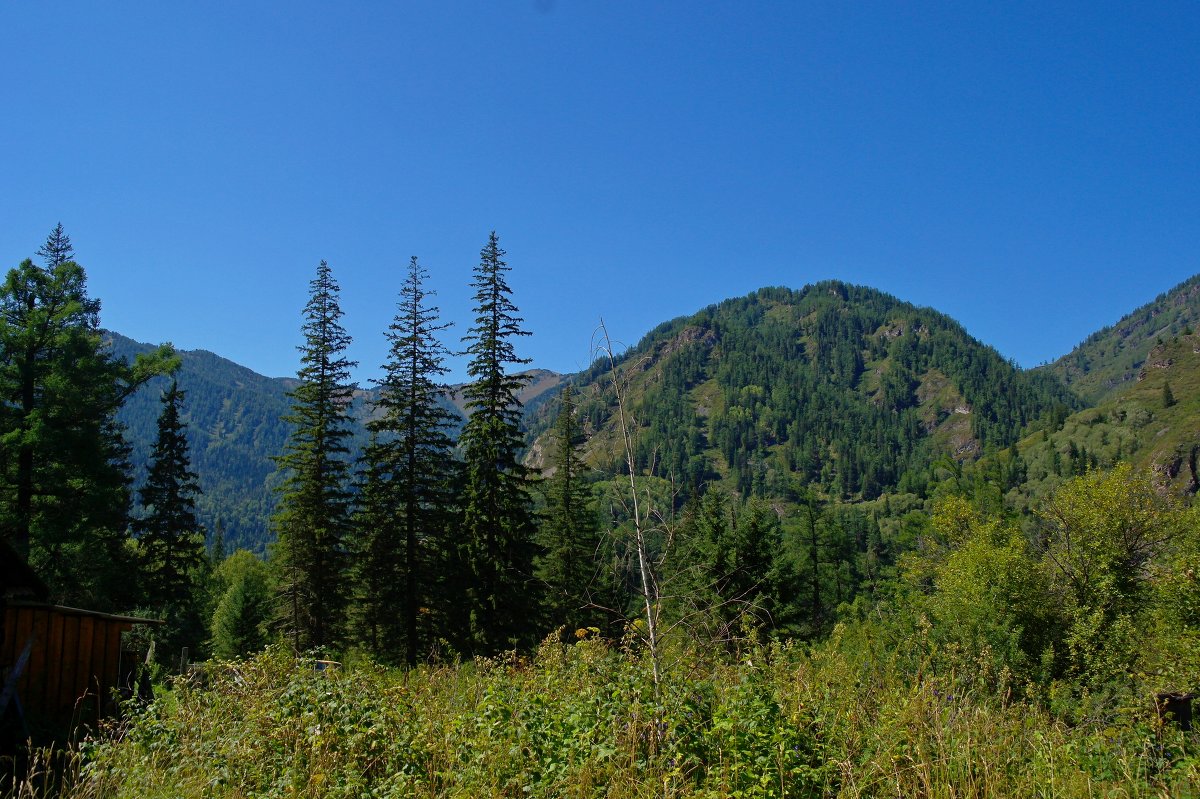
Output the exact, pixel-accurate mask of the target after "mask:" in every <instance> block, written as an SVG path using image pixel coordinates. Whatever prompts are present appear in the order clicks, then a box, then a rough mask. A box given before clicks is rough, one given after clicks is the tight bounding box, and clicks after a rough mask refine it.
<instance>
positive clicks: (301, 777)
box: [0, 227, 1200, 796]
mask: <svg viewBox="0 0 1200 799" xmlns="http://www.w3.org/2000/svg"><path fill="white" fill-rule="evenodd" d="M39 257H40V258H41V260H42V263H41V264H40V265H39V264H35V263H34V262H33V261H32V260H29V261H25V262H23V263H22V264H21V265H20V266H19V267H18V268H16V269H14V270H12V271H11V272H10V273H9V274H8V276H7V279H6V282H5V283H4V284H3V286H2V287H0V310H3V311H4V313H3V314H0V353H2V355H3V359H4V369H3V370H0V387H2V388H3V391H4V392H5V397H6V398H7V399H6V404H4V406H3V409H2V410H3V412H2V413H0V448H3V450H4V454H5V460H4V465H5V468H4V469H3V470H0V524H2V525H3V528H2V529H3V534H4V537H5V541H6V543H8V544H9V545H10V546H11V547H12V550H13V551H15V552H16V553H19V555H20V556H21V557H23V558H25V559H27V560H28V562H29V563H30V564H31V565H32V566H33V568H34V569H35V570H36V571H37V572H38V574H39V575H41V576H42V578H43V579H44V580H45V582H46V583H47V587H48V589H49V591H50V596H51V598H52V599H53V600H54V601H56V602H61V603H68V604H70V603H75V604H79V605H82V606H87V607H92V608H97V609H100V610H117V611H126V612H128V611H137V612H138V613H140V614H143V615H153V616H155V617H157V618H160V619H162V620H163V621H164V622H165V623H164V624H163V625H162V626H161V627H156V628H154V629H149V630H144V631H139V636H140V637H138V638H136V639H130V641H129V643H130V645H131V646H139V647H144V648H143V649H142V650H141V652H140V653H139V655H138V659H139V660H140V661H144V663H145V664H146V667H145V672H146V674H147V675H150V674H153V675H155V676H156V677H157V678H158V680H159V688H158V694H157V697H158V698H157V700H156V701H154V702H151V703H150V704H148V705H145V706H141V707H135V706H133V705H130V706H128V707H127V708H126V713H127V714H129V715H128V716H127V717H126V721H125V722H124V726H121V727H119V728H116V732H115V733H114V735H112V736H111V737H109V738H106V739H103V740H102V741H100V742H98V743H95V744H89V747H88V748H87V749H86V750H85V754H82V755H80V754H78V753H77V754H75V755H71V756H69V757H68V761H70V757H74V758H76V760H74V761H70V762H67V763H66V764H65V765H63V766H62V769H63V773H64V774H66V775H68V776H69V777H70V779H71V781H73V782H74V788H73V790H75V791H76V795H79V796H119V795H145V792H146V790H147V786H156V788H155V790H157V791H158V792H159V793H161V794H163V795H192V794H196V795H201V794H205V793H206V792H207V793H213V792H214V791H215V793H216V795H229V796H237V795H248V794H254V793H280V792H284V791H287V790H290V791H291V792H293V793H296V794H299V795H312V796H327V795H362V794H364V793H374V794H375V795H381V796H385V795H396V796H399V795H454V794H458V795H479V794H480V793H485V794H487V793H491V794H497V795H504V794H510V793H515V792H520V793H524V794H530V793H531V794H532V795H546V796H551V795H562V794H563V793H578V794H581V795H590V794H594V793H596V792H597V791H600V790H602V789H603V790H607V791H608V793H609V795H631V796H637V795H662V793H663V792H664V791H665V792H666V793H667V794H668V795H679V796H693V795H695V796H705V795H745V796H784V795H787V796H794V795H811V796H816V795H828V794H831V793H840V794H842V795H848V796H865V795H880V794H881V793H887V794H888V795H891V794H893V793H897V792H899V793H901V794H907V793H928V794H938V793H944V792H945V791H946V790H947V789H946V788H945V787H944V786H955V790H956V791H957V790H958V788H959V787H961V786H968V789H967V790H965V792H966V793H968V794H973V795H996V794H998V793H1000V794H1004V793H1009V794H1013V795H1039V794H1038V790H1039V788H1038V786H1039V785H1044V784H1045V781H1047V780H1050V781H1053V782H1054V783H1055V784H1058V785H1060V786H1061V790H1060V791H1059V792H1060V793H1063V794H1066V795H1088V794H1090V793H1092V791H1093V790H1105V791H1108V790H1121V791H1124V792H1125V793H1126V794H1128V795H1162V794H1164V793H1167V794H1169V793H1172V792H1175V793H1178V792H1180V791H1182V790H1185V789H1188V790H1190V789H1192V788H1194V787H1195V786H1196V784H1197V777H1198V774H1197V766H1196V763H1197V762H1198V761H1197V760H1196V758H1197V754H1198V751H1197V750H1196V749H1195V744H1194V742H1193V739H1192V738H1191V737H1190V736H1189V735H1185V734H1184V733H1183V732H1182V731H1181V730H1180V729H1178V728H1177V726H1176V725H1175V723H1174V722H1173V721H1172V717H1171V716H1170V715H1169V714H1166V713H1165V712H1164V711H1163V708H1162V706H1161V705H1160V704H1158V703H1159V701H1160V699H1161V698H1163V697H1177V696H1179V695H1183V694H1186V693H1187V692H1189V691H1191V690H1192V689H1193V688H1194V687H1195V679H1196V677H1195V675H1196V673H1197V669H1198V668H1200V637H1198V635H1200V633H1198V632H1197V621H1198V619H1197V618H1196V615H1197V611H1196V608H1198V607H1200V589H1198V588H1197V585H1198V584H1197V583H1196V580H1195V574H1194V572H1195V566H1196V560H1197V558H1200V538H1198V536H1200V520H1198V517H1197V513H1196V511H1195V509H1194V508H1192V507H1191V501H1192V498H1193V495H1194V494H1195V493H1196V491H1197V486H1198V485H1200V479H1198V478H1197V476H1196V474H1197V472H1196V466H1195V464H1196V460H1197V453H1198V452H1200V441H1198V440H1197V439H1196V434H1195V430H1196V429H1197V418H1198V414H1200V406H1198V405H1197V399H1196V398H1197V397H1200V355H1198V353H1200V339H1198V338H1197V334H1196V333H1195V332H1194V331H1193V330H1192V329H1191V328H1190V327H1189V326H1187V325H1186V324H1184V325H1181V326H1179V330H1178V331H1177V332H1169V333H1167V334H1164V335H1162V336H1158V337H1156V339H1155V341H1154V343H1153V344H1152V346H1150V347H1149V348H1148V349H1147V351H1146V357H1145V358H1143V360H1142V361H1141V362H1139V363H1140V365H1139V371H1138V373H1137V375H1136V376H1135V378H1134V379H1133V380H1131V381H1126V382H1125V383H1124V384H1123V385H1121V386H1118V387H1116V388H1115V389H1114V390H1113V391H1111V392H1110V393H1108V394H1106V395H1105V399H1104V400H1103V401H1102V402H1101V403H1099V404H1097V405H1094V406H1091V407H1088V406H1086V405H1085V403H1084V402H1083V400H1081V399H1080V398H1079V397H1077V396H1076V395H1075V394H1074V393H1072V391H1071V390H1070V389H1069V388H1068V387H1066V386H1065V385H1063V384H1062V383H1061V382H1059V381H1058V380H1057V379H1056V377H1055V375H1054V373H1053V372H1052V371H1051V370H1036V371H1033V372H1026V371H1022V370H1020V369H1018V368H1016V367H1015V366H1014V365H1013V364H1011V363H1009V362H1007V361H1005V360H1004V359H1003V358H1002V357H1001V356H1000V355H999V354H998V353H996V352H995V351H994V350H993V349H991V348H989V347H986V346H984V345H982V344H980V343H979V342H977V341H975V340H974V339H972V338H971V337H970V336H969V335H967V333H966V332H965V331H964V330H963V328H962V327H961V326H960V325H958V324H957V323H956V322H954V321H953V320H951V319H949V318H948V317H946V316H944V315H942V314H939V313H937V312H936V311H933V310H931V309H927V308H918V307H915V306H912V305H910V304H907V303H903V302H901V301H899V300H897V299H895V298H893V297H891V296H888V295H886V294H883V293H881V292H878V291H875V290H873V289H869V288H864V287H858V286H851V285H847V284H843V283H838V282H826V283H819V284H815V285H812V286H808V287H806V288H804V289H801V290H791V289H785V288H772V289H763V290H761V291H758V292H755V293H754V294H751V295H749V296H747V297H743V298H738V299H733V300H727V301H725V302H723V303H720V304H717V305H714V306H710V307H708V308H705V309H703V310H701V311H700V312H698V313H697V314H694V315H692V316H689V317H684V318H680V319H677V320H674V321H671V322H668V323H665V324H664V325H662V326H660V327H659V328H656V329H655V330H654V331H652V332H651V333H650V334H648V335H647V336H646V337H645V338H644V339H643V341H642V342H641V343H639V344H638V345H637V346H636V347H634V348H632V349H630V350H629V351H627V352H624V353H621V354H619V355H618V354H615V353H609V357H608V358H605V359H602V360H599V361H597V362H596V364H595V365H593V366H592V367H591V368H590V369H589V370H587V371H585V372H584V373H582V374H580V375H576V376H574V377H573V378H571V379H568V380H566V381H565V384H564V383H563V381H562V379H561V378H560V376H558V375H554V374H553V373H547V372H544V371H540V370H533V371H530V370H527V369H526V367H527V362H526V361H525V360H524V359H523V358H521V357H520V353H519V349H518V345H519V342H520V340H521V337H522V336H525V335H527V331H526V330H525V329H524V324H523V319H522V318H521V317H520V315H519V310H518V308H517V305H516V303H515V301H514V298H513V296H512V291H511V289H510V288H509V286H508V284H507V278H506V275H507V273H508V272H509V271H510V267H509V266H508V262H507V260H506V258H507V254H506V253H505V251H504V250H503V249H502V248H501V247H500V243H499V238H498V236H497V235H496V234H495V233H494V232H493V233H492V234H491V235H490V236H489V237H488V240H487V243H486V244H485V245H484V247H483V248H482V249H481V251H480V260H479V264H478V265H477V266H476V267H474V269H473V271H472V278H471V287H472V290H473V291H474V292H475V302H476V306H475V308H474V311H473V313H474V316H473V321H472V322H471V323H470V324H469V325H466V326H465V327H466V328H467V333H466V336H465V337H464V339H463V340H462V343H463V344H464V345H465V346H466V350H467V353H468V355H469V357H470V365H469V368H468V373H469V375H470V377H471V380H470V382H468V383H467V384H465V385H463V386H460V387H455V388H452V387H448V386H445V385H444V384H443V383H442V382H441V378H442V376H443V375H444V374H445V373H446V368H445V366H444V363H443V361H444V359H445V358H446V356H447V355H448V353H449V347H448V345H447V343H446V342H444V341H443V340H442V338H441V337H442V335H443V331H444V330H445V329H446V327H447V325H446V323H445V322H444V321H443V320H442V319H441V318H440V315H439V311H438V309H437V307H436V305H434V303H433V300H434V298H433V296H432V295H431V294H430V293H429V292H428V291H427V290H426V288H425V285H424V281H425V278H426V273H425V271H424V269H423V267H421V265H420V264H419V262H418V260H417V259H416V258H413V259H412V261H411V262H410V264H409V268H408V271H407V277H406V279H405V280H404V281H403V282H402V283H401V284H400V285H399V286H397V287H396V290H397V298H398V299H397V303H396V315H395V318H394V319H393V321H392V323H391V325H390V326H389V327H388V328H387V330H386V331H383V332H382V335H383V336H384V337H385V339H386V341H387V342H388V344H389V355H388V361H387V363H386V364H385V365H384V371H383V374H382V376H381V377H380V378H379V379H378V380H376V381H375V382H373V383H372V384H371V385H370V386H366V387H362V386H358V385H356V384H355V383H353V382H352V381H351V379H350V376H349V375H350V370H351V368H352V367H353V364H352V363H351V362H350V361H349V360H347V358H346V355H345V352H346V348H347V345H348V344H349V342H350V340H351V339H350V333H349V331H347V330H346V329H345V328H344V327H343V326H342V323H341V310H340V306H339V292H340V287H339V285H338V283H337V281H336V279H335V277H334V270H333V267H332V266H330V265H329V264H328V263H327V262H324V261H321V262H320V263H319V266H318V267H317V270H316V274H315V276H314V278H313V279H312V281H311V282H310V284H309V301H308V303H307V305H306V306H305V308H304V310H303V312H302V314H301V318H300V320H299V325H298V328H299V331H300V333H299V338H300V340H301V341H302V342H303V344H302V346H301V348H300V351H301V355H302V360H301V368H300V369H299V370H298V373H297V375H296V376H295V378H288V379H272V378H264V377H261V376H259V375H255V374H254V373H252V372H250V371H248V370H245V369H243V368H241V367H237V366H235V365H233V364H230V363H229V362H227V361H224V360H222V359H220V358H218V357H217V356H215V355H212V354H210V353H204V352H193V353H176V352H174V351H173V349H172V348H170V347H169V346H167V345H164V346H162V347H158V348H152V347H147V346H145V345H139V344H136V343H134V342H131V341H129V340H127V339H123V338H121V337H119V336H117V335H115V334H111V333H106V332H104V331H103V330H102V329H101V328H100V326H99V310H100V305H99V303H98V301H95V300H93V299H91V298H89V297H88V295H87V292H86V278H85V274H84V272H83V269H82V267H80V266H79V264H78V263H76V262H75V261H74V259H73V258H74V253H73V249H72V248H71V246H70V242H69V239H67V238H66V236H65V233H64V232H63V231H62V229H61V227H59V228H58V229H56V230H55V231H54V232H53V233H52V234H51V236H50V237H49V238H48V239H47V242H46V244H45V246H44V247H43V249H42V251H40V252H39ZM1191 285H1192V282H1191V281H1189V283H1186V284H1184V285H1183V286H1182V287H1180V289H1179V290H1177V291H1178V292H1182V294H1180V293H1177V292H1171V293H1168V294H1167V295H1164V297H1163V298H1160V306H1161V307H1176V306H1178V305H1179V302H1178V298H1179V297H1180V296H1186V297H1190V296H1191V294H1189V293H1188V292H1190V291H1191ZM1156 307H1159V306H1156ZM1139 314H1140V312H1139ZM1148 314H1149V316H1146V315H1145V314H1141V315H1139V316H1138V318H1139V319H1141V318H1143V317H1145V318H1154V317H1157V316H1162V314H1163V312H1162V311H1158V312H1155V311H1150V312H1148ZM1176 321H1178V320H1176ZM1172 324H1174V323H1172ZM44 330H52V331H53V335H52V336H49V337H46V336H43V335H42V333H41V331H44ZM1171 330H1174V328H1173V327H1172V328H1171ZM1097 340H1099V339H1097ZM1108 357H1109V356H1105V358H1108ZM1122 357H1123V356H1122ZM1113 358H1114V359H1115V360H1112V359H1110V360H1112V363H1116V362H1117V360H1120V359H1119V358H1116V357H1115V356H1113ZM1108 365H1110V364H1109V361H1104V363H1100V362H1099V361H1096V362H1093V364H1092V368H1093V370H1094V371H1096V372H1097V373H1100V372H1103V371H1104V369H1106V368H1108ZM560 387H561V392H560V390H559V389H560ZM123 421H124V424H122V422H123ZM131 441H132V442H135V444H134V445H133V446H131V445H130V443H129V442H131ZM268 498H269V499H268ZM268 540H270V541H272V543H271V544H270V545H269V546H262V544H265V543H266V542H267V541H268ZM231 544H235V545H242V546H241V547H238V546H230V545H231ZM246 544H258V546H254V547H253V549H254V551H249V550H248V549H246V548H245V546H244V545H246ZM233 549H236V550H237V551H231V550H233ZM151 641H153V642H154V648H153V649H151V648H150V647H149V643H150V642H151ZM539 641H540V642H541V644H540V646H539V643H538V642H539ZM185 650H186V653H187V654H186V656H184V658H183V660H184V663H183V665H184V671H185V672H190V671H191V670H190V669H188V668H187V662H186V661H187V660H188V659H189V658H190V659H191V660H193V661H196V660H209V662H208V665H206V666H204V667H203V669H201V671H200V675H201V676H198V677H196V678H195V679H194V680H193V679H192V678H187V677H186V676H185V678H184V679H181V680H177V681H172V680H173V677H172V674H173V673H174V672H177V671H179V669H180V658H181V656H182V655H184V652H185ZM151 652H153V655H151V654H150V653H151ZM314 657H316V658H319V659H320V660H321V662H322V663H324V662H326V661H328V660H331V659H333V660H337V661H340V662H341V663H342V664H343V665H344V666H345V668H344V670H342V671H337V672H335V673H333V674H327V673H318V672H316V671H315V670H314V665H313V661H312V658H314ZM363 686H372V691H368V692H364V691H363V690H362V689H363ZM379 697H387V698H388V702H387V703H384V704H380V703H379V702H378V701H376V700H377V699H378V698H379ZM1162 701H1165V700H1162ZM389 708H390V709H389ZM396 708H400V709H402V710H403V711H404V712H403V713H398V712H394V711H395V709H396ZM200 718H209V719H216V718H220V719H221V722H220V724H219V725H216V724H200V723H197V719H200ZM1174 718H1175V719H1178V718H1179V716H1178V715H1177V716H1175V717H1174ZM423 720H427V721H423ZM428 725H435V726H428ZM439 730H440V732H438V731H439ZM56 732H57V733H61V731H56V730H52V729H49V728H44V729H42V728H37V727H36V724H35V730H34V736H33V737H34V739H35V741H37V742H40V741H49V740H52V739H53V736H54V735H55V734H56ZM164 741H165V742H168V744H167V745H163V744H162V742H164ZM236 742H241V743H240V744H237V743H236ZM539 742H541V743H539ZM555 742H557V743H555ZM393 743H394V744H395V745H394V746H393ZM543 743H544V745H543ZM235 744H236V745H237V746H242V745H244V751H241V752H240V753H239V754H238V755H237V757H235V756H234V754H233V753H232V752H231V750H230V749H229V747H230V746H234V745H235ZM964 748H965V750H964ZM959 750H964V751H965V754H964V753H960V752H959ZM472 753H473V754H472ZM80 757H82V758H83V759H84V760H85V761H86V765H85V766H84V767H83V768H82V770H79V769H78V768H77V767H78V766H79V765H80V763H81V762H83V761H80V760H78V758H80ZM235 760H236V762H234V761H235ZM32 785H33V783H29V784H28V786H27V787H31V786H32ZM201 786H206V787H201ZM614 786H615V787H614ZM648 786H652V787H648ZM936 786H941V787H936Z"/></svg>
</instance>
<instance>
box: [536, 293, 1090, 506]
mask: <svg viewBox="0 0 1200 799" xmlns="http://www.w3.org/2000/svg"><path fill="white" fill-rule="evenodd" d="M620 368H621V369H622V371H623V373H624V375H625V378H624V379H625V380H626V381H627V401H628V406H629V407H630V408H631V410H632V412H633V415H634V417H635V418H636V420H637V424H638V429H639V436H638V441H639V443H638V452H637V458H638V466H639V468H641V469H644V470H653V471H654V472H656V473H658V474H661V475H663V476H667V477H669V478H671V479H672V480H673V481H674V482H675V484H676V485H678V486H681V487H683V488H684V490H685V491H686V490H687V489H688V488H689V487H697V486H698V485H699V484H701V483H703V482H706V481H710V480H714V479H725V480H728V481H730V482H731V483H732V484H733V485H734V486H736V487H737V488H738V489H739V490H741V491H743V492H749V491H753V492H757V493H764V494H770V495H785V494H787V493H789V492H792V491H794V490H795V489H796V488H797V487H798V486H807V485H814V486H817V487H818V488H819V490H820V491H821V492H823V493H825V494H826V495H827V496H829V497H831V498H836V499H871V498H873V497H876V496H878V495H879V494H880V493H882V492H884V491H894V490H899V491H917V492H919V491H920V490H921V489H922V486H923V484H924V482H925V481H926V480H927V479H928V471H929V466H930V464H931V463H932V461H934V460H935V459H937V458H938V457H939V456H942V455H946V456H949V457H951V458H953V459H956V460H960V461H961V460H970V459H974V458H975V457H977V456H978V455H979V454H981V453H982V452H983V451H985V450H988V449H996V448H1002V447H1006V446H1008V445H1009V444H1011V443H1012V442H1014V441H1016V440H1017V439H1018V437H1019V436H1020V435H1021V433H1022V431H1023V430H1024V429H1025V428H1026V427H1027V426H1028V425H1029V424H1031V423H1032V422H1034V421H1035V420H1039V419H1043V418H1048V417H1050V416H1052V415H1054V414H1059V415H1060V418H1061V416H1065V415H1066V413H1067V412H1068V411H1069V410H1073V409H1074V408H1076V407H1078V402H1077V400H1076V399H1075V398H1074V397H1073V396H1072V395H1071V394H1070V392H1068V391H1067V390H1066V389H1065V388H1063V386H1062V385H1061V384H1060V383H1058V382H1057V380H1055V379H1054V378H1053V377H1052V376H1051V375H1046V374H1032V373H1029V372H1023V371H1021V370H1019V369H1017V368H1016V367H1014V366H1013V365H1012V364H1010V363H1009V362H1007V361H1005V360H1004V359H1003V358H1002V357H1001V356H1000V355H999V354H998V353H997V352H996V351H995V350H994V349H992V348H990V347H986V346H984V345H982V344H980V343H979V342H978V341H976V340H975V339H973V338H971V337H970V336H969V335H968V334H967V333H966V331H965V330H963V328H962V327H961V326H960V325H959V324H958V323H956V322H955V321H953V320H952V319H950V318H949V317H947V316H945V315H944V314H941V313H938V312H936V311H933V310H930V309H928V308H918V307H916V306H913V305H911V304H909V303H905V302H901V301H899V300H897V299H896V298H894V297H891V296H889V295H887V294H884V293H882V292H879V291H876V290H874V289H869V288H864V287H860V286H853V285H847V284H844V283H840V282H825V283H818V284H816V285H811V286H807V287H806V288H804V289H802V290H800V291H794V290H790V289H785V288H770V289H762V290H760V291H757V292H755V293H753V294H751V295H749V296H747V297H743V298H739V299H732V300H727V301H725V302H722V303H720V304H718V305H713V306H710V307H708V308H706V309H704V310H702V311H700V312H699V313H697V314H695V315H693V316H690V317H682V318H679V319H676V320H674V321H671V322H668V323H666V324H663V325H661V326H659V327H658V328H656V329H655V330H654V331H652V332H651V333H649V334H648V335H647V336H646V337H645V338H644V339H643V340H642V342H641V343H639V344H638V346H637V347H635V348H634V349H633V350H632V351H630V352H628V353H626V354H625V355H624V356H622V358H621V364H620ZM577 383H578V384H579V385H580V387H581V394H582V397H583V399H581V401H580V405H579V408H580V414H581V416H582V418H583V423H584V426H585V428H586V429H588V430H589V431H590V432H591V440H590V441H589V444H588V448H587V453H588V456H589V457H590V459H591V461H592V463H593V464H595V465H598V466H601V467H604V468H616V464H617V463H618V462H619V460H620V452H619V444H618V436H617V433H616V430H615V420H614V418H613V415H614V400H615V398H614V395H613V391H612V389H611V387H610V386H609V385H608V379H607V367H606V365H605V364H603V363H597V364H596V365H595V366H593V367H592V368H591V369H590V370H588V371H587V372H585V373H584V374H582V375H581V376H580V377H579V378H578V379H577ZM554 411H555V406H554V404H553V403H551V404H548V405H547V407H546V408H545V409H543V411H542V412H541V414H540V418H539V419H538V420H537V421H536V422H535V424H534V428H535V430H544V429H546V428H547V426H548V425H549V420H550V418H551V417H552V415H553V413H554ZM544 450H545V447H544V442H539V446H535V447H534V452H535V454H536V453H538V452H541V451H544Z"/></svg>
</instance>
